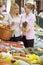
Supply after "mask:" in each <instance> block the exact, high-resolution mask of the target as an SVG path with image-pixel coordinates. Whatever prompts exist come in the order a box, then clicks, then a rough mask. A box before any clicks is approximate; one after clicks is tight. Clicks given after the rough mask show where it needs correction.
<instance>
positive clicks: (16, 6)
mask: <svg viewBox="0 0 43 65" xmlns="http://www.w3.org/2000/svg"><path fill="white" fill-rule="evenodd" d="M16 8H18V9H19V5H18V4H16V3H14V4H13V5H11V8H10V15H11V16H12V17H13V16H14V13H15V9H16ZM18 14H19V13H18Z"/></svg>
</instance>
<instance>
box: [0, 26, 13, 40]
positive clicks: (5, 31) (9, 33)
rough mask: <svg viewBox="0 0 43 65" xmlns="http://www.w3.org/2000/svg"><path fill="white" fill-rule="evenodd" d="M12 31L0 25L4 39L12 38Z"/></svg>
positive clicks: (0, 36)
mask: <svg viewBox="0 0 43 65" xmlns="http://www.w3.org/2000/svg"><path fill="white" fill-rule="evenodd" d="M12 32H13V31H11V30H10V29H4V28H1V27H0V38H1V39H3V40H10V38H11V36H12Z"/></svg>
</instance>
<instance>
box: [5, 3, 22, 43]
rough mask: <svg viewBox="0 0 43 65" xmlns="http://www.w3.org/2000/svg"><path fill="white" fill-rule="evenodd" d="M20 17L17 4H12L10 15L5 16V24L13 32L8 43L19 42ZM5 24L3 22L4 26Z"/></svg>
mask: <svg viewBox="0 0 43 65" xmlns="http://www.w3.org/2000/svg"><path fill="white" fill-rule="evenodd" d="M20 19H21V17H20V15H19V6H18V4H16V3H15V4H13V5H12V6H11V9H10V14H9V15H8V16H7V22H8V25H9V26H10V28H11V29H12V30H13V34H12V37H11V39H10V41H15V42H17V41H21V29H20ZM5 24H6V22H4V25H5Z"/></svg>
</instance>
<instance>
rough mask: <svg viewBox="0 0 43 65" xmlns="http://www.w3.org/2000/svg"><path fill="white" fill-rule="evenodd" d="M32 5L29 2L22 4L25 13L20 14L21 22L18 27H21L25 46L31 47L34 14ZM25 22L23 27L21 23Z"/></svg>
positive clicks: (32, 43)
mask: <svg viewBox="0 0 43 65" xmlns="http://www.w3.org/2000/svg"><path fill="white" fill-rule="evenodd" d="M31 8H32V5H31V4H30V3H26V4H25V6H24V9H25V14H23V15H22V16H21V24H20V27H21V29H22V32H23V33H22V34H23V42H24V46H25V47H33V45H34V23H35V16H34V14H33V13H32V11H31ZM24 22H27V26H26V27H25V28H24V27H23V23H24Z"/></svg>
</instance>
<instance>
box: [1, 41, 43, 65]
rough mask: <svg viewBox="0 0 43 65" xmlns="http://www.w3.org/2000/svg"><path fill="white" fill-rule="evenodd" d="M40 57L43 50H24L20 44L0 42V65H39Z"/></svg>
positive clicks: (42, 54)
mask: <svg viewBox="0 0 43 65" xmlns="http://www.w3.org/2000/svg"><path fill="white" fill-rule="evenodd" d="M41 56H42V58H43V49H39V48H38V49H36V48H25V47H24V45H22V44H21V43H20V42H10V41H6V42H4V43H1V42H0V64H1V65H7V64H8V65H24V64H25V65H41V64H40V63H41ZM3 59H4V60H3Z"/></svg>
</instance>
